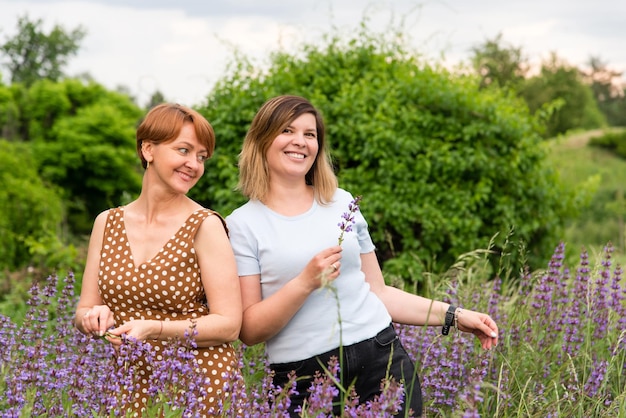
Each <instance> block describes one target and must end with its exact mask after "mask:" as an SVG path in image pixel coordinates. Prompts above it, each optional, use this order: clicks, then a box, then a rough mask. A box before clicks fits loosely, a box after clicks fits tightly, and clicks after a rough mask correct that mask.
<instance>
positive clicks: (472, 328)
mask: <svg viewBox="0 0 626 418" xmlns="http://www.w3.org/2000/svg"><path fill="white" fill-rule="evenodd" d="M456 320H457V327H458V329H459V330H461V331H463V332H470V333H472V334H474V335H475V336H476V337H478V339H479V340H480V343H481V345H482V346H483V349H485V350H490V349H491V347H495V346H497V345H498V325H496V322H495V321H494V320H493V319H491V317H490V316H489V315H487V314H484V313H481V312H475V311H470V310H469V309H459V310H458V311H457V318H456Z"/></svg>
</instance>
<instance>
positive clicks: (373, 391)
mask: <svg viewBox="0 0 626 418" xmlns="http://www.w3.org/2000/svg"><path fill="white" fill-rule="evenodd" d="M305 344H306V343H305ZM332 356H335V357H337V359H339V348H336V349H334V350H331V351H328V352H326V353H323V354H320V355H318V356H314V357H311V358H309V359H306V360H302V361H294V362H291V363H276V364H271V365H270V368H271V369H272V370H273V371H274V373H275V375H274V380H273V383H274V385H275V386H280V387H282V386H284V385H285V384H286V383H287V382H288V380H289V378H288V375H289V372H291V371H295V373H296V377H297V378H298V380H297V382H296V383H297V386H296V390H297V391H298V394H297V395H296V394H294V395H292V396H291V397H290V399H291V406H290V407H289V414H290V416H292V417H296V416H298V414H296V413H295V412H294V410H295V409H296V408H297V407H298V406H302V404H303V402H304V400H305V399H306V398H307V397H308V395H309V393H308V391H307V389H309V387H310V386H311V382H312V380H313V376H314V374H315V371H317V370H319V371H320V373H322V374H324V371H323V369H322V367H321V366H320V364H322V365H324V367H328V360H329V359H330V357H332ZM343 356H344V360H343V370H342V371H340V376H341V379H342V381H343V382H344V384H346V385H347V384H350V383H352V382H353V381H354V389H355V391H356V393H357V395H358V396H359V402H360V403H364V402H366V401H371V400H373V399H374V396H376V395H378V394H380V383H381V380H382V379H384V378H385V377H386V376H387V370H388V367H389V372H388V373H389V374H388V376H389V377H394V378H395V379H396V380H397V381H400V380H402V382H403V383H404V390H405V398H404V404H403V405H402V409H401V410H400V412H399V414H398V415H397V416H399V417H403V416H405V414H406V411H408V409H409V408H411V409H412V410H413V415H414V416H416V417H417V416H420V415H421V413H422V391H421V388H420V381H419V377H418V376H417V373H416V372H415V365H414V364H413V362H412V361H411V359H410V358H409V355H408V354H407V352H406V351H405V350H404V347H402V344H400V339H399V338H398V336H397V335H396V332H395V330H394V329H393V326H392V325H389V327H387V328H385V329H384V330H382V331H381V332H379V333H378V334H377V335H376V336H375V337H373V338H369V339H367V340H365V341H361V342H359V343H356V344H352V345H349V346H345V347H343ZM390 356H392V359H391V365H390V364H389V358H390ZM355 379H356V380H355ZM333 404H334V405H333V414H334V415H335V416H340V415H341V413H342V411H341V410H340V407H341V405H340V402H339V397H336V399H334V402H333Z"/></svg>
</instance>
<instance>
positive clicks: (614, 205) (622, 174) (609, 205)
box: [550, 130, 626, 265]
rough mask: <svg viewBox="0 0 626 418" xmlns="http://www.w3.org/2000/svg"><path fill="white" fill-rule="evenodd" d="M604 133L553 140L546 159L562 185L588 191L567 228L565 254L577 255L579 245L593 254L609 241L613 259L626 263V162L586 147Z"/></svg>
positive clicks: (575, 135)
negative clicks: (550, 163)
mask: <svg viewBox="0 0 626 418" xmlns="http://www.w3.org/2000/svg"><path fill="white" fill-rule="evenodd" d="M604 132H606V131H603V130H592V131H587V132H582V133H574V134H572V135H568V136H566V137H563V138H559V139H555V140H553V143H552V145H551V147H550V159H551V161H552V162H553V164H554V166H555V167H556V169H557V170H558V171H559V173H560V175H561V178H562V179H563V180H564V181H565V183H566V184H569V185H571V186H572V187H576V188H579V189H581V190H582V189H587V190H589V191H590V192H591V195H590V196H589V201H588V205H587V207H586V209H584V210H583V212H582V214H581V216H580V218H579V219H578V220H577V221H576V222H573V223H572V224H571V225H569V227H568V229H567V232H566V236H565V238H564V239H565V240H566V244H567V247H568V253H569V254H572V253H573V254H575V255H577V254H579V253H580V249H581V247H583V246H584V247H585V248H587V249H588V250H589V252H590V253H595V252H596V251H599V250H600V249H601V248H602V247H603V246H604V245H606V244H607V243H608V242H611V243H612V244H613V246H614V247H615V256H616V258H618V259H621V260H626V256H625V244H626V242H625V238H624V236H625V226H624V220H625V218H626V199H625V195H626V190H625V189H626V184H625V182H624V179H626V160H624V159H622V158H620V157H618V156H616V155H615V154H613V153H611V152H609V151H607V150H604V149H601V148H597V147H592V146H589V145H588V142H589V139H590V138H593V137H597V136H601V135H602V134H603V133H604ZM622 265H623V263H622Z"/></svg>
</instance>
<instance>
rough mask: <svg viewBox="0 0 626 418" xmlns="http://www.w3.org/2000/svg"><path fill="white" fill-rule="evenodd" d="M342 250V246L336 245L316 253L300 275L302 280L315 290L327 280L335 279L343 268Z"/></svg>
mask: <svg viewBox="0 0 626 418" xmlns="http://www.w3.org/2000/svg"><path fill="white" fill-rule="evenodd" d="M341 251H342V248H341V246H339V245H336V246H334V247H330V248H327V249H325V250H323V251H321V252H320V253H318V254H316V255H315V257H313V258H312V259H311V261H309V263H308V264H307V265H306V267H305V268H304V270H302V273H300V275H299V276H298V277H299V278H300V281H301V282H303V283H304V285H305V286H306V287H308V288H309V289H311V290H315V289H317V288H319V287H321V286H322V285H324V284H325V282H331V281H333V280H335V279H336V278H337V277H339V273H340V269H341V261H340V260H341Z"/></svg>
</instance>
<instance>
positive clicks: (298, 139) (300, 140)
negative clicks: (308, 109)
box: [291, 132, 305, 146]
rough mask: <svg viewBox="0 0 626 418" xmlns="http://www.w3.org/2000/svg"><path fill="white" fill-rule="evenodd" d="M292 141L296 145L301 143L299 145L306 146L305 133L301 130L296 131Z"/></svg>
mask: <svg viewBox="0 0 626 418" xmlns="http://www.w3.org/2000/svg"><path fill="white" fill-rule="evenodd" d="M291 142H292V143H293V144H295V145H299V146H304V144H305V140H304V134H303V133H301V132H296V133H295V134H294V135H293V138H292V139H291Z"/></svg>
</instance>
